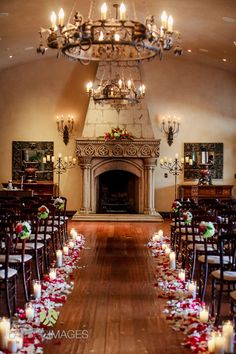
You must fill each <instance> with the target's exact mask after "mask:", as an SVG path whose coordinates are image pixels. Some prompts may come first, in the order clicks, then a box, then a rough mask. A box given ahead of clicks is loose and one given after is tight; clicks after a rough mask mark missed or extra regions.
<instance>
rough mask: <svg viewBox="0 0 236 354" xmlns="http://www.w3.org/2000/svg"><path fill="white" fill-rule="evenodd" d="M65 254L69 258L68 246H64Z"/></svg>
mask: <svg viewBox="0 0 236 354" xmlns="http://www.w3.org/2000/svg"><path fill="white" fill-rule="evenodd" d="M63 254H64V255H65V256H68V254H69V247H68V246H67V245H64V246H63Z"/></svg>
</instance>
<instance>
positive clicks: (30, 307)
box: [25, 302, 34, 321]
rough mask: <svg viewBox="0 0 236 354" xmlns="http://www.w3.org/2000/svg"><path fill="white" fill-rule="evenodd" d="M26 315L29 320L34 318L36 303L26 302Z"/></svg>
mask: <svg viewBox="0 0 236 354" xmlns="http://www.w3.org/2000/svg"><path fill="white" fill-rule="evenodd" d="M25 317H26V319H27V320H30V321H32V320H33V319H34V305H33V304H32V302H27V303H26V304H25Z"/></svg>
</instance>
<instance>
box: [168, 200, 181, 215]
mask: <svg viewBox="0 0 236 354" xmlns="http://www.w3.org/2000/svg"><path fill="white" fill-rule="evenodd" d="M181 206H182V204H181V203H180V202H179V201H178V200H175V201H174V202H173V203H172V207H171V209H172V211H173V212H174V213H178V211H179V208H180V207H181Z"/></svg>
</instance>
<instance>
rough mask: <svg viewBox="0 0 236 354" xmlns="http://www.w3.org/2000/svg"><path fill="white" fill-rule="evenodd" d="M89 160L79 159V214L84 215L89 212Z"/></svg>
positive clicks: (85, 158)
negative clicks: (80, 197) (80, 172)
mask: <svg viewBox="0 0 236 354" xmlns="http://www.w3.org/2000/svg"><path fill="white" fill-rule="evenodd" d="M91 160H92V159H91V158H90V157H81V158H80V159H79V164H80V168H81V170H82V207H81V208H80V212H81V213H85V214H88V213H89V212H91V198H90V194H91Z"/></svg>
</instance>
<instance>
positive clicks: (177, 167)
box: [160, 154, 184, 199]
mask: <svg viewBox="0 0 236 354" xmlns="http://www.w3.org/2000/svg"><path fill="white" fill-rule="evenodd" d="M183 165H184V158H181V160H179V158H178V154H176V155H175V158H174V160H172V158H169V159H167V157H165V158H164V159H160V166H161V168H163V169H165V170H168V171H169V173H170V174H172V175H174V177H175V199H177V176H179V175H180V174H181V173H182V172H183Z"/></svg>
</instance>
